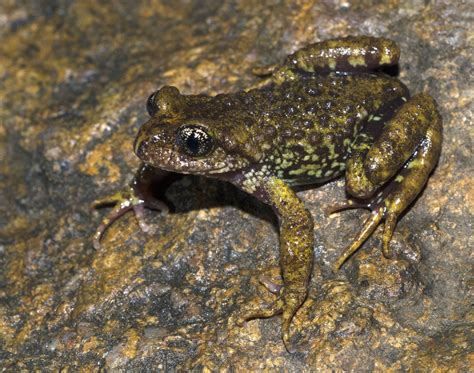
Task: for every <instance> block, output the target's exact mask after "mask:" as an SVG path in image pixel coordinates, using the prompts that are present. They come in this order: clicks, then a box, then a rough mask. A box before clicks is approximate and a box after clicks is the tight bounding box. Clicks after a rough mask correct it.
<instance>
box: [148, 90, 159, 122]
mask: <svg viewBox="0 0 474 373" xmlns="http://www.w3.org/2000/svg"><path fill="white" fill-rule="evenodd" d="M157 93H158V91H155V92H153V93H152V94H151V95H150V96H148V99H147V100H146V110H147V111H148V114H149V115H150V117H152V116H153V115H155V113H156V112H157V111H158V107H157V106H156V104H155V97H156V94H157Z"/></svg>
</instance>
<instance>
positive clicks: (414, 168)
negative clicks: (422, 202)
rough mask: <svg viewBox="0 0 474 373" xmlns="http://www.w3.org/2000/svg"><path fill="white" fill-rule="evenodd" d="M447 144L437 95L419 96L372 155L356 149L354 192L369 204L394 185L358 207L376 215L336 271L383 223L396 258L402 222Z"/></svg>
mask: <svg viewBox="0 0 474 373" xmlns="http://www.w3.org/2000/svg"><path fill="white" fill-rule="evenodd" d="M441 141H442V120H441V116H440V114H439V113H438V110H437V108H436V103H435V101H434V100H433V99H432V98H431V96H429V95H427V94H418V95H416V96H414V97H412V98H411V99H410V100H408V102H406V103H405V104H404V105H402V107H401V108H400V109H399V110H398V111H397V112H396V113H395V115H394V117H393V118H392V119H391V120H390V121H388V123H387V124H386V126H385V128H384V129H383V132H382V133H381V135H380V137H379V138H378V139H377V140H376V141H375V143H374V144H373V146H372V147H371V148H370V149H369V150H368V151H367V150H365V151H364V150H361V151H357V147H356V148H355V152H354V153H353V155H352V156H351V158H350V159H349V160H348V163H347V170H346V187H347V191H348V193H349V194H351V195H353V196H355V197H357V198H363V199H366V198H370V197H372V195H373V194H374V192H375V191H376V190H378V189H379V188H380V187H381V186H382V185H383V184H385V183H386V182H388V184H387V185H385V186H384V187H383V189H382V190H381V191H380V192H379V193H378V194H377V195H375V197H373V198H372V199H371V200H370V202H368V203H367V204H365V205H364V204H361V203H359V204H358V206H357V207H366V208H369V209H371V210H372V213H371V214H370V216H369V218H368V219H367V220H366V222H365V223H364V226H363V228H362V229H361V231H360V232H359V234H358V235H357V236H356V237H355V239H354V240H353V241H352V243H351V245H349V247H347V248H346V249H345V250H344V252H343V253H342V254H341V255H340V257H339V258H338V259H337V260H336V262H335V263H334V264H333V266H332V268H333V271H337V270H339V268H340V267H341V266H342V265H343V264H344V262H345V261H346V260H347V258H348V257H349V256H351V255H352V254H353V253H354V252H355V251H356V250H357V249H358V248H359V247H360V246H361V245H362V243H363V242H364V241H365V240H366V239H367V238H368V237H369V236H370V235H371V234H372V233H373V231H374V230H375V229H376V228H377V226H378V224H379V223H380V222H381V221H382V219H384V220H385V224H384V230H383V234H382V243H383V254H384V256H386V257H391V252H390V240H391V238H392V234H393V231H394V230H395V226H396V223H397V219H398V217H399V216H400V214H401V213H402V212H403V211H404V210H405V209H406V208H407V207H408V206H409V205H410V203H411V202H412V201H413V200H414V199H415V198H416V196H417V195H418V194H419V193H420V192H421V190H422V189H423V187H424V185H425V183H426V181H427V180H428V176H429V174H430V173H431V171H432V170H433V168H434V167H435V165H436V163H437V161H438V158H439V154H440V150H441ZM363 148H364V147H361V149H363ZM340 207H342V208H351V207H353V206H352V205H351V204H348V205H347V206H340Z"/></svg>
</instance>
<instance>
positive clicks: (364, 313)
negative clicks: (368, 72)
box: [0, 0, 474, 371]
mask: <svg viewBox="0 0 474 373" xmlns="http://www.w3.org/2000/svg"><path fill="white" fill-rule="evenodd" d="M469 10H470V9H469V5H468V2H452V1H437V2H421V1H418V2H416V1H415V2H405V3H401V2H397V1H395V2H387V3H382V2H380V3H376V2H373V1H357V2H356V1H336V0H333V1H331V0H329V1H323V2H321V1H305V2H290V1H288V2H273V1H264V2H255V1H239V2H231V1H221V2H211V1H199V0H196V1H191V2H189V1H173V2H170V1H159V0H152V1H128V2H125V1H122V2H119V3H117V2H114V3H109V4H105V3H103V2H94V1H76V2H67V1H56V0H50V1H49V0H46V1H41V2H21V3H20V2H14V1H4V2H2V3H1V5H0V14H1V17H0V38H1V43H0V81H1V84H0V102H1V105H0V265H1V271H0V361H1V365H2V367H3V368H5V369H13V368H15V369H24V370H33V369H43V370H59V369H63V368H65V367H69V368H75V369H78V368H81V369H84V370H87V369H89V370H96V369H98V368H107V369H110V370H113V369H122V370H127V369H128V370H130V369H136V370H139V369H157V368H158V369H162V370H172V369H178V370H179V369H181V370H184V369H189V368H196V369H199V368H201V369H210V370H217V369H219V368H224V367H226V368H229V367H232V369H234V370H263V369H267V370H289V371H301V370H310V369H313V370H314V369H320V370H341V369H344V370H361V371H370V370H386V369H392V370H426V369H433V370H436V369H440V370H445V369H452V370H454V371H468V370H469V366H468V365H467V364H468V355H469V353H472V339H473V336H472V322H473V320H472V311H471V302H470V300H471V299H472V285H473V280H472V269H471V267H470V266H469V258H470V255H471V252H470V251H471V248H472V247H473V241H472V234H471V232H472V221H473V218H472V211H473V210H474V201H473V197H472V196H473V195H474V193H473V183H472V176H471V175H472V172H473V167H472V144H471V139H472V136H471V132H472V131H471V123H472V119H473V118H472V99H473V95H472V88H471V84H470V81H469V79H468V78H469V77H470V76H472V73H473V72H472V45H470V43H471V41H470V40H471V38H469V36H470V28H472V26H471V20H470V18H469V16H468V15H469ZM348 34H370V35H379V36H386V37H390V38H393V39H394V40H396V41H397V43H398V44H399V45H400V47H401V50H402V57H401V63H400V78H401V79H402V80H403V81H404V82H405V83H406V84H407V85H408V86H409V87H410V89H411V90H412V92H418V91H428V92H430V93H431V94H432V95H433V96H434V97H435V98H436V100H437V102H438V104H439V107H440V110H441V113H442V115H443V119H444V144H443V150H442V154H441V158H440V161H439V165H438V167H437V169H436V170H435V172H434V173H433V175H432V177H431V178H430V180H429V183H428V185H427V188H426V189H425V191H424V192H423V194H422V195H421V196H420V197H419V198H418V199H417V201H416V202H415V203H414V205H413V207H412V208H411V209H410V210H409V211H408V212H407V213H406V214H405V216H404V217H403V218H402V219H401V221H400V222H399V224H398V227H397V231H396V233H395V235H394V240H393V249H394V252H395V258H394V259H393V260H387V259H384V258H383V256H382V254H381V251H380V247H381V242H380V231H379V230H378V231H377V232H376V234H375V235H374V237H372V238H370V239H369V240H368V241H367V242H366V244H365V245H364V246H363V247H362V248H361V249H360V250H359V251H358V252H357V253H356V254H355V255H354V256H353V257H352V258H351V260H350V261H349V262H348V263H347V264H346V265H345V266H344V267H343V269H342V271H340V272H339V273H338V274H337V275H333V274H332V273H331V271H330V270H329V265H330V263H332V262H333V261H334V259H335V258H336V257H337V255H338V253H340V252H341V250H342V249H343V248H344V246H345V244H346V243H347V241H348V240H349V239H350V238H351V237H352V236H353V235H354V234H355V232H356V231H357V229H358V228H359V226H360V224H361V222H362V221H363V218H364V214H365V213H364V212H362V211H351V212H345V213H343V214H339V215H336V216H334V217H331V218H329V217H327V216H325V215H324V213H323V211H324V209H325V208H326V207H327V206H329V205H331V204H333V203H335V202H337V201H341V199H342V198H344V194H343V183H342V181H336V182H333V183H329V184H327V185H324V186H321V187H319V188H317V189H313V190H307V191H304V192H301V193H300V195H301V197H302V198H303V199H304V200H305V202H306V204H307V206H308V208H309V209H310V210H311V212H312V214H313V216H314V217H315V237H316V247H315V260H316V265H315V266H314V270H313V276H312V280H311V290H310V295H309V297H308V300H307V301H306V303H305V304H304V306H303V307H302V308H301V310H300V311H299V312H298V314H297V315H296V317H295V321H294V324H293V328H292V332H293V336H292V342H293V344H294V346H295V349H296V352H295V354H293V355H290V354H288V352H287V351H286V349H285V347H284V346H283V343H282V341H281V335H280V320H279V318H278V317H275V318H271V319H268V320H254V321H250V322H248V323H246V324H245V325H244V326H242V327H238V326H236V324H235V320H236V316H237V314H238V312H239V310H241V309H242V307H244V305H245V304H246V303H247V302H248V301H250V300H251V299H256V298H258V299H262V300H263V301H271V300H272V299H274V295H272V294H271V293H270V292H268V291H267V290H266V289H265V287H264V286H263V285H262V284H261V282H260V279H261V278H262V276H265V277H264V278H269V279H271V281H275V283H278V281H279V276H280V273H279V267H278V250H277V244H278V235H277V231H276V226H275V218H274V216H273V215H272V212H271V210H270V209H268V208H267V207H265V206H263V205H262V204H260V203H258V202H256V201H255V200H253V199H252V198H250V197H248V196H247V195H246V194H244V193H242V192H240V191H237V190H236V189H235V188H233V187H231V186H229V185H225V184H222V183H219V182H217V181H213V180H206V179H202V178H198V177H189V176H186V177H184V178H183V179H181V180H179V181H176V182H175V183H174V184H172V185H171V186H170V188H169V190H168V191H167V194H166V196H167V199H168V200H169V201H170V203H171V204H172V205H173V207H174V213H173V214H170V215H169V216H167V217H166V218H163V217H160V216H159V215H158V214H156V212H153V211H147V212H146V219H147V222H148V223H149V224H150V226H151V228H152V230H151V232H150V233H149V234H146V235H145V234H143V233H142V232H141V231H140V230H139V227H138V225H137V224H136V221H135V219H134V217H133V216H131V215H125V216H124V217H123V218H122V219H121V220H119V221H118V222H117V223H116V224H114V225H113V226H112V227H111V228H110V229H109V230H108V231H107V233H106V235H105V237H104V239H103V247H102V249H101V250H99V251H95V250H94V249H93V247H92V240H91V238H92V235H93V232H94V230H95V228H96V227H97V225H98V224H99V222H100V219H101V217H102V216H103V214H104V211H92V210H91V209H90V204H91V202H92V201H93V200H94V199H96V198H98V197H101V196H103V195H106V194H108V193H110V192H112V191H114V190H117V189H119V188H120V187H121V186H123V185H125V184H126V183H127V182H128V180H130V178H131V176H132V175H133V172H134V170H135V169H136V168H137V167H138V163H139V162H138V160H137V159H136V157H135V156H134V155H133V151H132V143H133V138H134V135H135V133H136V132H137V129H138V128H139V126H140V125H141V124H142V123H143V122H144V121H145V120H146V118H147V114H146V110H145V102H146V98H147V97H148V95H149V94H150V92H152V91H154V90H155V89H156V88H158V87H160V86H162V85H165V84H166V85H175V86H177V87H179V89H180V90H181V91H182V92H183V93H201V92H202V93H207V94H216V93H222V92H229V91H233V90H237V89H241V88H245V87H247V86H249V85H250V84H252V83H255V82H256V78H255V77H254V76H252V74H251V73H250V71H251V69H252V67H254V66H262V65H265V64H272V63H276V62H278V61H281V60H282V59H283V58H284V57H285V56H286V55H288V54H289V53H291V52H293V51H295V50H296V49H298V48H299V47H301V46H303V45H305V44H307V43H309V42H313V41H316V40H322V39H327V38H330V37H335V36H342V35H348Z"/></svg>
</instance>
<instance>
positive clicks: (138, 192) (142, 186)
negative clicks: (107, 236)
mask: <svg viewBox="0 0 474 373" xmlns="http://www.w3.org/2000/svg"><path fill="white" fill-rule="evenodd" d="M171 175H174V174H171V173H169V172H167V171H162V170H157V169H154V168H152V167H150V166H147V165H145V164H143V165H142V166H141V167H140V168H139V170H138V172H137V173H136V175H135V177H134V179H133V181H132V183H131V184H130V185H129V186H128V187H126V188H124V189H123V190H121V191H119V192H117V193H114V194H112V195H110V196H106V197H104V198H101V199H98V200H96V201H94V202H93V203H92V208H99V207H102V206H106V205H114V207H113V209H112V210H111V211H110V212H109V214H108V215H107V216H106V217H105V218H104V219H103V220H102V222H101V224H100V225H99V226H98V227H97V230H96V231H95V233H94V236H93V239H92V244H93V246H94V248H95V249H96V250H99V249H100V240H101V238H102V236H103V234H104V232H105V231H106V229H107V228H108V227H109V226H110V225H111V224H113V223H114V222H115V221H116V220H118V219H119V218H120V217H121V216H122V215H123V214H125V213H126V212H128V211H130V210H133V212H134V213H135V216H136V218H137V221H138V225H139V226H140V229H141V230H142V231H143V232H147V231H148V230H149V227H148V225H147V224H146V223H145V219H144V216H143V212H144V208H145V207H147V208H150V209H153V210H158V211H160V212H161V214H162V215H166V214H167V213H168V211H169V209H168V206H167V205H166V204H165V203H164V202H162V201H160V200H158V199H156V198H155V197H154V195H153V190H152V189H153V186H156V184H158V183H160V184H163V183H164V182H165V180H166V182H169V181H171V180H172V179H173V178H172V177H171Z"/></svg>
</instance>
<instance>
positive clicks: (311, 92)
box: [245, 74, 408, 184]
mask: <svg viewBox="0 0 474 373" xmlns="http://www.w3.org/2000/svg"><path fill="white" fill-rule="evenodd" d="M407 95H408V90H407V89H406V87H405V86H404V85H403V84H402V83H401V82H400V81H399V80H398V79H395V78H392V77H390V76H386V75H382V74H357V75H346V76H336V75H334V74H330V75H327V76H314V75H311V76H307V77H305V76H303V77H302V78H301V79H298V80H294V81H290V82H285V83H283V84H281V85H271V86H268V87H265V88H262V89H259V90H255V91H250V92H248V93H247V96H245V97H246V100H247V102H248V105H249V110H250V111H251V112H254V114H255V115H256V118H258V120H255V121H254V122H253V126H254V127H255V128H254V129H252V130H253V131H254V133H255V135H256V136H257V139H258V142H259V143H260V146H262V147H264V148H270V149H271V150H272V151H269V152H267V156H266V159H265V160H264V161H263V162H262V163H263V164H266V169H270V168H272V169H273V170H274V172H275V173H276V174H277V176H279V177H280V178H283V179H285V180H287V181H288V182H290V183H293V184H304V183H310V182H314V181H324V180H327V179H330V178H332V177H334V176H336V175H337V174H339V173H340V172H342V171H343V170H344V166H345V161H346V159H347V157H348V155H349V152H350V147H351V144H352V143H353V141H354V139H355V137H356V136H357V135H358V134H359V133H360V132H361V127H362V126H363V125H364V122H365V121H366V120H367V118H368V117H369V115H370V114H373V113H378V112H380V111H383V110H385V108H386V107H390V103H391V102H396V101H397V100H398V101H399V100H400V98H401V97H404V96H407ZM249 97H250V99H249ZM397 105H398V103H397V104H396V105H394V106H397ZM391 109H393V108H391Z"/></svg>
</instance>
